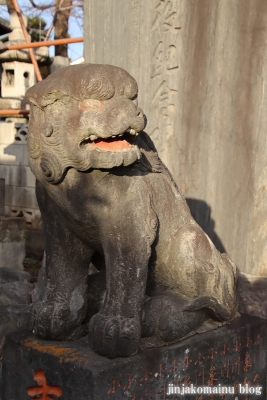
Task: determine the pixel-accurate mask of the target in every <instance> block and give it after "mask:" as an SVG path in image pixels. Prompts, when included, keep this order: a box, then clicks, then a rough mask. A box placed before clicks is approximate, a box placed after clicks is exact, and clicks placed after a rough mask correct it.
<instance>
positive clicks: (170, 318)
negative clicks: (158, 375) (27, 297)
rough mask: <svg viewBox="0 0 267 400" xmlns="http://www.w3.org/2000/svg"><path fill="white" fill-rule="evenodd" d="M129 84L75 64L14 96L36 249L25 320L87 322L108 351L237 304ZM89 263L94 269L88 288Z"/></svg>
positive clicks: (232, 275) (68, 334)
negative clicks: (40, 253)
mask: <svg viewBox="0 0 267 400" xmlns="http://www.w3.org/2000/svg"><path fill="white" fill-rule="evenodd" d="M137 93H138V88H137V83H136V81H135V80H134V79H133V78H132V77H131V76H130V75H129V74H128V73H127V72H126V71H125V70H123V69H122V68H118V67H114V66H112V65H99V64H84V65H74V66H70V67H68V68H64V69H63V70H60V71H56V72H55V73H54V74H52V75H50V76H49V77H48V78H47V79H46V80H45V81H43V82H40V83H38V84H37V85H35V86H33V87H32V88H30V89H29V90H28V91H27V94H26V97H27V99H28V100H29V101H30V102H31V117H30V124H29V132H28V151H29V162H30V167H31V169H32V171H33V173H34V175H35V176H36V178H37V187H36V194H37V199H38V203H39V207H40V210H41V213H42V219H43V223H44V232H45V246H46V254H47V261H46V268H45V273H46V277H47V285H46V287H45V291H44V293H43V294H42V296H41V299H40V301H39V302H37V303H36V304H34V305H33V312H32V315H33V317H32V327H33V330H34V331H35V332H36V334H37V335H38V336H39V337H42V338H45V339H57V340H64V339H68V338H72V339H73V338H74V337H77V336H76V335H78V332H79V334H80V333H81V331H82V333H83V334H84V332H85V330H86V329H87V330H88V329H89V340H90V343H91V346H92V348H93V349H94V350H95V351H97V352H99V354H103V355H106V356H108V357H116V356H128V355H130V354H132V353H134V352H135V351H136V350H137V349H138V347H139V344H140V340H141V337H146V338H148V342H150V341H152V342H153V343H154V346H156V345H159V344H166V343H171V342H174V341H178V340H181V339H183V338H185V337H187V336H188V335H190V334H192V333H195V332H196V331H198V329H199V328H202V326H205V325H206V323H208V322H209V320H210V319H212V320H213V321H216V322H213V323H215V324H216V326H218V324H220V323H221V322H222V321H230V320H231V319H233V318H234V317H235V315H236V310H237V302H236V280H237V270H236V267H235V265H234V264H233V263H232V261H231V260H230V259H229V257H228V256H227V255H226V254H225V253H224V254H220V253H219V252H218V251H217V250H216V248H215V247H214V245H213V244H212V242H211V241H210V239H209V238H208V237H207V235H205V233H204V232H203V231H202V229H201V228H200V227H199V225H198V224H197V223H196V221H194V219H193V218H192V215H191V214H190V211H189V208H188V206H187V203H186V201H185V199H184V198H183V196H182V195H181V193H180V192H179V190H178V188H177V186H176V184H175V182H174V181H173V179H172V177H171V175H170V173H169V171H168V170H167V169H166V167H165V166H164V164H163V163H162V162H161V160H160V159H159V157H158V155H157V151H156V149H155V147H154V144H153V142H152V141H151V139H150V138H149V136H148V135H147V133H146V132H144V128H145V125H146V117H145V115H144V113H143V111H142V109H140V108H139V107H138V106H137ZM91 261H92V262H93V264H94V265H95V266H96V267H97V268H98V269H99V270H101V269H102V270H103V269H105V272H104V271H103V273H102V274H96V276H95V277H94V276H92V275H90V277H89V279H88V283H89V288H88V285H87V276H88V267H89V263H90V262H91ZM94 278H95V279H94ZM105 278H106V279H105ZM99 288H102V290H99ZM105 289H106V290H105ZM102 292H105V294H102ZM92 293H93V296H92ZM89 296H92V301H91V302H90V301H89V302H88V298H89ZM146 296H147V297H148V298H147V297H146ZM90 303H92V304H94V307H93V308H94V312H92V310H91V309H90ZM95 306H96V307H95ZM93 314H94V315H93ZM89 318H91V319H90V321H89ZM219 321H220V322H219ZM212 326H213V325H212ZM73 335H74V336H73Z"/></svg>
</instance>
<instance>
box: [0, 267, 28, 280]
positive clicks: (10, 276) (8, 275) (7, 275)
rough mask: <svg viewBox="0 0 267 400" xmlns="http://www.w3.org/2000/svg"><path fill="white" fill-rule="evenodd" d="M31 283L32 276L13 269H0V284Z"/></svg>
mask: <svg viewBox="0 0 267 400" xmlns="http://www.w3.org/2000/svg"><path fill="white" fill-rule="evenodd" d="M14 281H20V282H31V281H32V276H31V274H29V273H28V272H26V271H19V270H15V269H13V268H6V267H2V268H0V283H7V282H14Z"/></svg>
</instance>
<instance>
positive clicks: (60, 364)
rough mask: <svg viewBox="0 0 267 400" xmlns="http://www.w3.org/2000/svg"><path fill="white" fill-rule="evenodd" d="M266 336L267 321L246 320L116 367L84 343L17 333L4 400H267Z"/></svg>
mask: <svg viewBox="0 0 267 400" xmlns="http://www.w3.org/2000/svg"><path fill="white" fill-rule="evenodd" d="M266 328H267V321H265V320H262V319H260V318H253V317H246V316H244V317H242V318H238V319H236V320H235V321H233V322H232V323H231V324H230V325H226V326H224V327H221V328H218V329H216V330H213V331H209V332H206V333H203V334H198V335H194V336H192V337H190V338H187V339H185V340H184V341H182V342H180V343H176V344H173V345H170V346H163V347H161V348H150V349H147V350H144V351H140V352H139V353H138V354H136V355H134V356H131V357H125V358H115V359H112V360H110V359H107V358H105V357H101V356H99V355H98V354H96V353H94V352H93V351H92V350H91V349H90V347H89V345H88V344H87V342H86V341H85V340H78V341H75V342H56V341H47V340H41V339H38V338H36V337H35V336H34V335H33V334H29V333H28V332H26V331H20V332H13V333H11V334H9V335H8V337H7V339H6V342H5V346H4V350H3V383H4V384H3V398H2V400H10V399H19V400H28V399H29V396H33V394H39V395H42V394H44V393H48V391H49V393H51V395H52V394H54V395H55V396H58V397H59V398H61V396H62V399H66V400H76V399H79V400H100V399H101V400H102V399H105V400H119V399H132V400H134V399H136V400H137V399H138V400H141V399H142V400H152V399H153V400H163V399H167V398H170V399H174V398H175V399H178V398H179V399H185V400H189V399H190V400H191V399H192V398H194V399H204V398H206V397H207V398H209V399H210V400H212V399H213V400H216V399H219V398H222V399H225V400H230V399H231V400H233V398H234V395H235V396H236V398H237V397H238V398H244V399H245V398H246V399H247V400H252V399H255V398H257V397H258V398H261V399H263V398H265V390H266V354H267V346H266V344H267V336H266ZM246 384H247V386H246ZM175 388H177V391H176V392H175V391H174V390H175ZM178 388H179V389H180V391H181V392H182V394H183V391H184V393H185V394H184V395H179V392H178ZM197 388H200V389H198V391H197V392H196V390H197ZM204 388H205V389H204ZM222 388H227V392H225V390H224V394H222V393H223V392H222ZM228 388H231V390H228ZM243 388H244V392H242V391H243ZM186 389H187V391H186ZM247 389H248V390H250V392H249V393H248V394H247V395H246V394H245V391H246V390H247ZM256 389H257V393H258V394H257V395H256V394H255V390H256ZM188 390H189V391H188ZM203 390H205V393H215V394H210V395H209V396H208V395H207V396H205V395H203V394H202V393H203ZM190 391H191V393H192V394H190ZM186 393H189V394H186ZM225 393H226V394H225ZM259 393H260V395H259ZM171 394H173V395H171ZM239 395H240V396H239ZM58 397H57V398H58Z"/></svg>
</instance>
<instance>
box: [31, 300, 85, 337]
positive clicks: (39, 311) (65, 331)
mask: <svg viewBox="0 0 267 400" xmlns="http://www.w3.org/2000/svg"><path fill="white" fill-rule="evenodd" d="M78 325H79V324H78V323H77V321H74V320H73V319H71V318H70V309H69V307H68V305H65V304H58V303H55V302H53V301H51V302H49V301H47V300H46V301H39V302H38V303H37V304H36V305H34V306H33V309H32V316H31V328H32V331H33V333H34V334H36V335H37V336H38V337H41V338H43V339H54V340H64V339H68V338H69V337H70V336H71V334H72V333H73V331H74V330H75V328H77V326H78Z"/></svg>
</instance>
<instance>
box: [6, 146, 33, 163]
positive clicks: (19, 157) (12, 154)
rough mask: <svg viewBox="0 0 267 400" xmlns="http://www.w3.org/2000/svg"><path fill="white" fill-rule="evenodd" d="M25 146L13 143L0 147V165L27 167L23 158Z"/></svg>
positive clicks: (25, 159)
mask: <svg viewBox="0 0 267 400" xmlns="http://www.w3.org/2000/svg"><path fill="white" fill-rule="evenodd" d="M24 147H26V146H25V145H21V144H17V143H15V144H14V143H13V144H10V145H3V144H1V145H0V164H4V165H27V158H26V156H25V151H26V150H25V149H24Z"/></svg>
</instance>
